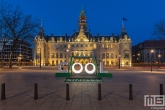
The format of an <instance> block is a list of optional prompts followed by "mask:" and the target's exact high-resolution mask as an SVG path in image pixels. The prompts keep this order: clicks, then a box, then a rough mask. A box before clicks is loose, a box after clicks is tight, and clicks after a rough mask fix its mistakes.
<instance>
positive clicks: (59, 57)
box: [34, 9, 132, 66]
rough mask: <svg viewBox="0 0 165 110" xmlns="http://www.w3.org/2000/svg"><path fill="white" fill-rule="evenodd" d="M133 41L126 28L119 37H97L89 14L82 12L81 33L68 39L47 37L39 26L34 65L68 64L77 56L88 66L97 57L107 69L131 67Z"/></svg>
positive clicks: (77, 32) (65, 37) (79, 24)
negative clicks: (119, 66) (88, 24)
mask: <svg viewBox="0 0 165 110" xmlns="http://www.w3.org/2000/svg"><path fill="white" fill-rule="evenodd" d="M131 48H132V41H131V39H130V37H129V36H128V34H127V32H126V30H125V28H124V26H122V29H121V32H120V34H119V35H118V36H116V35H114V34H112V35H106V36H105V35H104V36H102V35H99V34H98V35H96V36H93V35H92V34H91V33H90V31H88V30H87V19H86V13H85V11H84V10H83V9H82V10H81V12H80V16H79V23H78V31H74V33H73V35H71V36H68V35H67V34H66V35H64V36H53V35H51V36H45V34H44V30H43V28H42V27H40V30H39V32H38V34H37V35H36V37H35V39H34V64H35V65H40V63H41V65H42V66H47V65H52V66H56V65H58V64H59V63H60V62H69V59H70V57H71V56H77V58H74V59H73V63H74V62H79V63H81V64H87V63H88V62H92V59H91V58H90V57H95V58H96V61H97V63H99V62H103V64H104V65H106V66H117V65H121V66H131V62H132V49H131ZM40 60H41V61H40Z"/></svg>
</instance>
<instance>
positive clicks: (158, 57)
mask: <svg viewBox="0 0 165 110" xmlns="http://www.w3.org/2000/svg"><path fill="white" fill-rule="evenodd" d="M160 57H161V55H160V54H159V55H158V70H160Z"/></svg>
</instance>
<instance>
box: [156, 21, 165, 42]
mask: <svg viewBox="0 0 165 110" xmlns="http://www.w3.org/2000/svg"><path fill="white" fill-rule="evenodd" d="M153 35H154V36H155V37H156V39H160V40H165V20H160V21H159V22H157V23H156V24H155V25H154V30H153Z"/></svg>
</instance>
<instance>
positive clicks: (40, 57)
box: [40, 48, 41, 69]
mask: <svg viewBox="0 0 165 110" xmlns="http://www.w3.org/2000/svg"><path fill="white" fill-rule="evenodd" d="M40 69H41V48H40Z"/></svg>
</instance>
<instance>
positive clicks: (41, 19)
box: [41, 18, 44, 27]
mask: <svg viewBox="0 0 165 110" xmlns="http://www.w3.org/2000/svg"><path fill="white" fill-rule="evenodd" d="M43 20H44V19H43V18H41V27H42V21H43Z"/></svg>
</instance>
